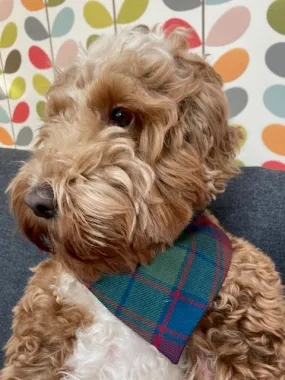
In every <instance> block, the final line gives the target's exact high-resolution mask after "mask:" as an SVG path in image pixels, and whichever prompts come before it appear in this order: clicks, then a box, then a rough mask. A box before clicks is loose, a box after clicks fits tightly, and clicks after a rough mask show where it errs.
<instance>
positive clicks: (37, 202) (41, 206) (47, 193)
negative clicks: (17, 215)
mask: <svg viewBox="0 0 285 380" xmlns="http://www.w3.org/2000/svg"><path fill="white" fill-rule="evenodd" d="M25 203H26V205H27V206H29V207H30V208H31V209H32V210H33V212H34V214H35V215H36V216H39V217H40V218H46V219H50V218H53V217H54V216H55V213H56V202H55V199H54V193H53V190H52V188H51V187H50V186H43V187H35V188H34V189H33V190H31V191H30V192H29V193H28V194H27V195H26V196H25Z"/></svg>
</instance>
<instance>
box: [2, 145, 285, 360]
mask: <svg viewBox="0 0 285 380" xmlns="http://www.w3.org/2000/svg"><path fill="white" fill-rule="evenodd" d="M27 157H28V153H27V152H24V151H20V150H10V149H0V226H1V227H0V250H1V251H0V252H1V253H0V254H1V265H0V347H2V346H3V345H4V344H5V343H6V341H7V340H8V338H9V336H10V326H11V310H12V308H13V306H14V305H15V304H16V303H17V301H18V299H19V297H20V296H21V294H22V293H23V289H24V287H25V285H26V283H27V280H28V278H29V276H30V272H29V268H30V267H32V266H34V265H36V264H37V263H38V262H39V261H40V260H42V259H43V257H44V254H43V253H41V252H39V251H38V250H37V249H36V248H35V247H34V246H32V245H31V244H30V243H29V242H27V241H26V240H25V239H24V238H22V237H21V236H20V234H19V233H17V229H16V228H15V224H14V222H13V219H12V217H11V215H10V212H9V207H8V197H7V196H6V195H5V194H4V192H5V189H6V187H7V185H8V183H9V181H10V179H11V178H12V177H13V176H14V174H15V173H16V172H17V170H18V168H19V166H20V165H19V161H22V160H25V159H26V158H27ZM284 188H285V172H275V171H269V170H266V169H262V168H245V169H244V170H243V175H241V176H239V177H237V178H235V179H234V180H232V181H231V182H230V183H229V185H228V189H227V191H226V193H225V194H223V195H222V196H220V197H219V198H218V199H217V201H216V202H215V203H214V204H213V205H212V207H211V208H212V210H213V212H214V213H215V214H216V215H217V216H218V218H219V220H220V221H221V222H222V224H223V225H224V226H225V227H226V228H227V229H228V230H229V231H230V232H232V233H233V234H235V235H237V236H241V237H244V238H246V239H248V240H250V241H251V242H253V243H254V244H255V245H256V246H258V247H259V248H261V249H262V250H264V251H266V252H268V253H269V254H270V255H271V257H272V258H273V259H274V260H275V262H276V265H277V268H278V270H279V271H281V272H282V273H283V274H284V275H285V262H284V260H283V251H284V247H285V241H284V239H285V237H284V231H283V230H284V227H283V226H284V224H285V192H284V191H283V189H284ZM2 358H3V357H1V355H0V367H1V366H2V365H1V364H2Z"/></svg>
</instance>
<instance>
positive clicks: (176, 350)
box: [89, 215, 232, 364]
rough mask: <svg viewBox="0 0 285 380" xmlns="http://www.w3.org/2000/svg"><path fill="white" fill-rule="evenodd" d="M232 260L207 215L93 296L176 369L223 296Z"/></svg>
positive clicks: (94, 288) (95, 288) (104, 282)
mask: <svg viewBox="0 0 285 380" xmlns="http://www.w3.org/2000/svg"><path fill="white" fill-rule="evenodd" d="M231 258H232V246H231V243H230V241H229V239H228V237H227V236H226V234H225V233H224V232H223V231H222V230H221V229H220V228H219V227H218V226H216V225H215V224H214V223H212V222H211V221H210V220H209V219H208V218H207V217H205V216H204V215H200V216H197V217H195V218H194V220H193V221H192V222H191V224H190V225H189V226H188V227H187V228H186V229H185V230H184V232H183V233H182V234H181V236H180V237H179V238H178V239H177V240H176V241H175V243H174V245H173V246H172V247H171V248H169V249H168V250H167V251H166V252H164V253H158V254H157V256H156V258H155V259H154V260H153V261H152V263H151V264H150V265H149V266H138V268H137V269H136V271H135V272H134V273H129V274H115V275H105V276H103V277H102V278H101V279H100V280H99V281H97V282H94V283H92V284H90V285H89V289H90V291H91V292H92V293H93V294H94V295H95V296H96V297H97V298H98V299H99V300H100V301H101V302H102V303H103V304H104V305H105V306H106V307H107V308H108V309H109V310H110V311H111V312H112V313H113V314H114V315H115V316H116V317H118V318H119V319H120V320H121V321H123V322H124V323H125V324H126V325H127V326H129V327H130V328H131V329H132V330H134V331H135V332H136V333H137V334H139V335H140V336H141V337H143V338H144V339H145V340H147V341H148V342H149V343H151V344H152V345H154V346H155V347H156V348H157V349H158V350H159V351H160V352H161V353H162V354H164V355H165V356H166V357H167V358H168V359H170V361H171V362H172V363H174V364H177V363H178V362H179V358H180V356H181V354H182V351H183V349H184V347H185V345H186V343H187V341H188V340H189V337H190V336H191V334H192V332H193V330H194V329H195V327H196V326H197V324H198V322H199V321H200V320H201V318H202V317H203V315H204V313H205V311H206V309H207V307H208V306H209V304H210V303H211V302H212V301H213V299H214V298H215V296H216V295H217V293H218V292H219V290H220V288H221V286H222V284H223V282H224V279H225V277H226V275H227V272H228V269H229V266H230V263H231Z"/></svg>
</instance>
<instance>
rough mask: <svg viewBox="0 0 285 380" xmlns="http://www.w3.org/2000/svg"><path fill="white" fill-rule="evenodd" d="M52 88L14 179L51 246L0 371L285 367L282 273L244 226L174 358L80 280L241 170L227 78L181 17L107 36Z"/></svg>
mask: <svg viewBox="0 0 285 380" xmlns="http://www.w3.org/2000/svg"><path fill="white" fill-rule="evenodd" d="M47 98H48V101H47V107H46V116H45V123H44V126H43V127H42V128H41V130H40V133H39V138H38V142H37V144H36V147H35V150H34V152H33V155H32V158H31V159H30V161H29V162H27V163H26V164H25V165H24V166H23V168H22V169H21V171H20V172H19V174H18V175H17V177H16V178H15V179H14V180H13V182H12V184H11V186H10V192H11V202H12V209H13V211H14V213H15V215H16V217H17V218H18V220H19V224H20V227H21V230H22V231H23V233H24V234H25V235H26V236H27V237H28V238H29V239H30V240H31V241H32V242H34V243H35V244H36V245H37V246H38V247H40V248H41V249H44V250H46V251H49V252H51V259H49V260H47V261H45V262H43V263H42V264H40V265H39V266H38V267H37V268H36V269H34V276H33V277H32V279H31V280H30V282H29V284H28V286H27V288H26V291H25V294H24V296H23V297H22V299H21V301H20V302H19V304H18V305H17V306H16V307H15V310H14V322H13V335H12V337H11V339H10V340H9V342H8V344H7V346H6V362H5V368H4V369H3V370H2V373H1V380H16V379H17V380H18V379H21V380H28V379H29V380H30V379H33V380H55V379H66V380H75V379H76V380H79V379H80V380H89V379H90V380H95V379H100V380H115V379H116V380H136V379H138V380H139V379H140V380H142V379H144V380H158V379H159V380H161V379H164V380H166V379H168V380H175V379H177V380H178V379H187V380H190V379H191V380H194V379H195V380H206V379H207V380H244V379H248V380H253V379H258V380H284V379H285V337H284V331H285V324H284V323H285V315H284V310H285V309H284V301H283V298H282V287H281V283H280V278H279V275H278V273H277V272H276V271H275V269H274V265H273V263H272V261H271V260H270V258H269V257H267V256H266V255H265V254H263V253H262V252H260V251H259V250H258V249H256V248H255V247H253V246H252V245H251V244H249V243H247V242H245V241H243V240H241V239H238V238H236V237H233V236H231V235H230V234H228V237H229V239H230V241H231V244H232V247H233V256H232V261H231V265H230V269H229V272H228V274H227V277H226V280H225V281H224V283H223V285H222V288H221V289H220V292H219V294H218V296H217V297H216V298H215V299H214V301H213V302H211V304H210V305H209V307H208V309H207V311H206V313H205V314H204V317H203V318H202V320H201V321H200V323H199V325H198V326H197V328H196V329H195V331H194V333H193V334H192V335H191V337H190V339H189V341H188V344H187V348H186V349H185V351H184V353H183V355H182V357H181V360H180V362H179V364H178V365H174V364H173V363H171V361H169V360H168V359H167V358H166V357H165V356H163V355H162V354H161V353H160V352H159V351H158V350H157V349H156V348H155V347H153V346H152V345H151V344H149V343H148V342H146V341H145V340H144V339H142V338H141V337H140V336H139V335H137V334H136V333H134V332H133V331H132V330H131V329H129V328H128V327H127V326H126V325H125V324H124V323H123V322H121V321H120V320H119V319H117V318H116V317H114V316H113V314H112V313H110V311H108V310H107V309H105V307H104V306H103V305H102V304H101V303H100V302H99V301H98V299H97V298H96V297H95V296H94V295H93V294H92V293H91V292H89V290H88V289H87V287H86V286H84V285H83V284H82V282H81V281H79V279H82V278H84V279H89V280H92V281H96V280H97V279H98V278H99V277H100V276H101V275H102V274H103V275H104V274H110V273H120V272H126V271H127V270H131V271H132V270H134V268H136V267H137V266H138V265H139V264H142V265H145V264H148V263H150V262H151V261H152V259H153V258H154V257H155V255H156V253H157V252H158V251H161V250H163V249H164V248H165V247H169V246H171V245H172V243H173V242H174V241H175V240H176V239H177V237H178V236H179V235H180V234H181V232H182V231H183V230H184V229H185V227H186V226H187V225H188V223H189V221H190V220H191V219H192V217H193V214H194V213H195V212H197V211H199V210H203V209H204V208H205V206H206V205H207V204H208V203H209V202H210V201H211V199H213V198H214V197H215V195H216V194H217V193H221V192H223V191H224V189H225V182H226V180H227V179H228V178H230V177H231V176H233V175H234V174H236V173H237V169H236V168H235V166H234V164H233V160H234V154H235V150H236V148H237V146H238V145H239V138H240V136H239V131H238V129H236V128H234V127H230V126H229V125H228V114H227V105H226V101H225V97H224V94H223V91H222V83H221V79H220V78H219V76H218V75H217V74H216V73H215V72H214V70H213V69H212V68H211V67H210V66H209V65H208V64H207V63H205V62H204V60H203V59H202V58H200V57H198V56H196V55H194V54H191V53H189V52H188V45H187V42H186V40H185V38H184V35H183V31H180V30H179V31H176V32H173V33H171V34H170V35H168V36H167V37H166V38H163V36H159V35H156V34H154V33H151V32H149V31H148V30H146V29H145V28H135V29H133V30H127V31H123V32H122V33H120V34H119V35H118V36H116V37H102V38H101V39H99V40H98V41H97V42H96V43H95V45H94V46H93V48H92V49H91V51H90V53H89V56H88V57H86V58H82V59H80V60H78V62H76V63H75V64H73V65H72V66H71V67H70V68H69V69H67V70H66V71H65V72H63V73H62V74H60V75H59V76H58V79H57V80H56V81H55V83H54V85H53V86H52V87H51V89H50V91H49V93H48V96H47ZM206 215H207V212H206ZM208 218H210V219H211V220H212V221H214V223H218V222H217V221H216V220H214V218H213V217H212V216H210V215H208ZM238 222H239V223H242V221H238ZM22 254H25V253H24V252H23V253H22Z"/></svg>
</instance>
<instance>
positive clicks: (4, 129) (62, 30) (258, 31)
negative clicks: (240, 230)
mask: <svg viewBox="0 0 285 380" xmlns="http://www.w3.org/2000/svg"><path fill="white" fill-rule="evenodd" d="M136 23H142V24H147V25H149V26H152V25H154V24H157V23H163V24H164V25H165V27H172V28H175V27H176V26H177V25H184V26H188V27H191V28H192V33H191V35H190V34H189V45H190V46H191V47H192V49H193V51H195V52H197V53H199V54H206V55H207V56H208V60H209V62H210V63H212V64H213V65H214V68H215V69H216V71H218V72H219V73H220V74H221V75H222V77H223V79H224V82H225V92H226V95H227V98H228V101H229V108H230V117H231V123H232V124H235V125H240V126H242V127H243V131H244V142H243V145H242V148H241V153H240V155H239V162H240V164H241V165H242V164H246V165H258V166H261V165H262V166H266V167H270V168H275V169H276V168H279V169H285V0H275V1H272V0H258V1H257V0H97V1H95V0H91V1H87V0H0V49H1V50H0V64H1V65H0V147H7V148H8V147H10V148H18V149H31V147H32V142H33V139H34V137H35V135H36V133H37V129H38V127H39V126H40V125H41V117H42V115H43V112H44V107H45V98H44V93H45V91H46V89H47V88H48V87H49V85H50V83H51V82H52V81H53V78H54V72H53V68H52V66H53V65H55V66H57V67H59V68H61V69H64V68H65V67H66V66H68V65H69V64H70V62H71V61H72V60H73V59H74V57H75V56H76V55H77V54H78V44H80V45H83V46H84V47H86V48H88V46H89V45H90V43H91V42H92V41H94V40H95V39H96V38H97V37H98V36H99V35H100V34H102V33H116V31H117V30H118V29H119V28H120V27H121V26H124V25H132V24H136Z"/></svg>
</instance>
